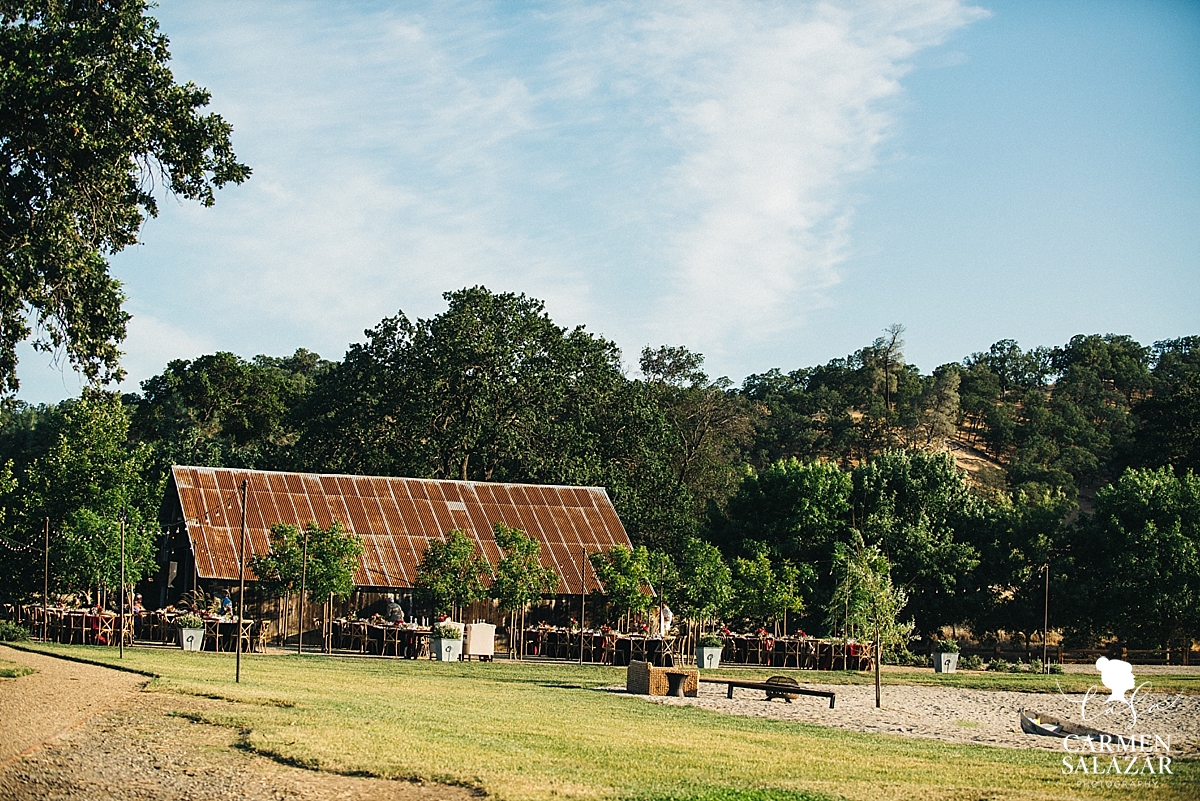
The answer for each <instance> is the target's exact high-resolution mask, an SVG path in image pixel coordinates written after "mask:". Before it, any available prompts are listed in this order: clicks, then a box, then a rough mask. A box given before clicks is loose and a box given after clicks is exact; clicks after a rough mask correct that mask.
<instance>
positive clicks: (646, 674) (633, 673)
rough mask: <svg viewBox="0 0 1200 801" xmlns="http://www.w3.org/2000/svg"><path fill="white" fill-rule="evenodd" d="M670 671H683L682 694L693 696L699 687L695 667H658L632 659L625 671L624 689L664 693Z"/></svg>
mask: <svg viewBox="0 0 1200 801" xmlns="http://www.w3.org/2000/svg"><path fill="white" fill-rule="evenodd" d="M670 673H683V674H685V675H686V676H687V678H686V679H684V682H683V694H684V695H686V696H688V697H689V698H695V697H696V693H697V690H698V689H699V687H700V671H699V670H696V669H695V668H660V667H654V666H653V665H651V664H650V663H649V662H639V661H637V660H634V661H632V662H630V663H629V670H628V671H626V673H625V691H626V692H629V693H633V694H634V695H666V694H667V690H668V689H669V688H670V686H671V685H670V680H669V679H668V678H667V675H668V674H670Z"/></svg>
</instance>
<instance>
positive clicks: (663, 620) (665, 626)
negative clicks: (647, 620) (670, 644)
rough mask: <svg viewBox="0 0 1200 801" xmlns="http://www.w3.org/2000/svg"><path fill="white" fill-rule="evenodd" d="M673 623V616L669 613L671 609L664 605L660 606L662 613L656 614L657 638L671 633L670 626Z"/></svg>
mask: <svg viewBox="0 0 1200 801" xmlns="http://www.w3.org/2000/svg"><path fill="white" fill-rule="evenodd" d="M674 622H675V615H674V614H673V613H672V612H671V607H669V606H667V605H666V604H663V605H662V611H661V612H659V614H658V636H660V637H666V636H667V634H669V633H670V631H671V625H672V624H673V623H674Z"/></svg>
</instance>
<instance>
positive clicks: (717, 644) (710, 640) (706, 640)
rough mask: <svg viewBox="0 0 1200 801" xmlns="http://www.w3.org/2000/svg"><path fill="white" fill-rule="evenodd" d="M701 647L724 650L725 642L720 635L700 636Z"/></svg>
mask: <svg viewBox="0 0 1200 801" xmlns="http://www.w3.org/2000/svg"><path fill="white" fill-rule="evenodd" d="M700 647H701V648H724V647H725V640H723V639H722V638H721V635H720V634H713V633H711V632H710V633H708V634H701V635H700Z"/></svg>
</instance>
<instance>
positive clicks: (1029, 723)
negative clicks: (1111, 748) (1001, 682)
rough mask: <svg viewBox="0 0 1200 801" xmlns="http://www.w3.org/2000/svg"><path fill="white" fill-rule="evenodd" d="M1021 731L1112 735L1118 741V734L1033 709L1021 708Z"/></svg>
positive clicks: (1062, 734)
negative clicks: (1060, 718)
mask: <svg viewBox="0 0 1200 801" xmlns="http://www.w3.org/2000/svg"><path fill="white" fill-rule="evenodd" d="M1021 731H1023V732H1025V733H1026V734H1040V735H1043V736H1045V737H1069V736H1071V735H1075V736H1076V737H1099V736H1100V735H1104V736H1105V737H1111V738H1112V739H1113V741H1114V742H1115V741H1116V739H1117V738H1116V735H1113V734H1109V733H1108V732H1106V731H1100V730H1099V729H1093V728H1092V727H1090V726H1084V725H1082V724H1080V723H1072V722H1070V721H1069V720H1059V719H1058V718H1056V717H1054V716H1052V715H1043V714H1041V713H1040V712H1034V711H1033V710H1032V709H1022V710H1021Z"/></svg>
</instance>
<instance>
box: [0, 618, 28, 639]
mask: <svg viewBox="0 0 1200 801" xmlns="http://www.w3.org/2000/svg"><path fill="white" fill-rule="evenodd" d="M28 639H29V629H27V628H25V627H24V626H22V625H20V624H18V623H13V622H11V621H8V620H0V642H21V641H22V640H28Z"/></svg>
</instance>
